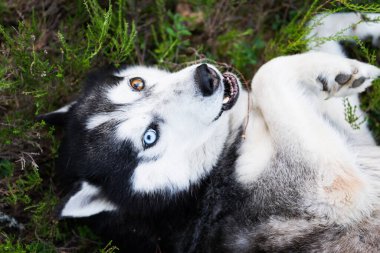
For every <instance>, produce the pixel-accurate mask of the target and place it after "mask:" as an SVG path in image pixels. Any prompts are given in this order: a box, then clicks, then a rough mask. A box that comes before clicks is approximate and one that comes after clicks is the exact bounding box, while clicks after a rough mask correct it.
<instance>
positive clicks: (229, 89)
mask: <svg viewBox="0 0 380 253" xmlns="http://www.w3.org/2000/svg"><path fill="white" fill-rule="evenodd" d="M223 77H224V78H223V85H224V96H223V105H222V111H228V110H229V109H231V108H232V107H233V106H234V105H235V103H236V101H237V99H238V97H239V85H238V81H237V79H236V77H235V76H234V75H233V74H232V73H229V72H226V73H224V74H223Z"/></svg>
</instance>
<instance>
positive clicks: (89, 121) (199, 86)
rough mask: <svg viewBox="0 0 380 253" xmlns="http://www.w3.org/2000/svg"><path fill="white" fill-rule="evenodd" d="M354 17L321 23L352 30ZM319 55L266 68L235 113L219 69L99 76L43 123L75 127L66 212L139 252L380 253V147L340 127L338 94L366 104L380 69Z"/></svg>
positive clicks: (67, 148) (66, 174)
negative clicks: (135, 83)
mask: <svg viewBox="0 0 380 253" xmlns="http://www.w3.org/2000/svg"><path fill="white" fill-rule="evenodd" d="M338 15H347V17H348V18H347V19H346V18H344V19H343V18H342V17H341V16H338ZM349 15H353V14H336V15H332V16H330V17H329V18H328V19H326V20H325V21H324V22H325V23H323V22H322V23H323V24H321V27H323V26H326V27H330V28H329V29H332V30H331V32H332V33H334V32H337V31H338V30H336V29H335V28H334V27H335V26H332V25H330V24H333V25H335V24H337V22H341V25H342V26H346V27H349V26H350V25H351V24H352V23H353V22H356V21H355V20H352V17H351V16H349ZM344 17H346V16H344ZM363 24H365V23H363ZM369 26H372V23H371V24H368V27H369ZM376 27H377V29H374V30H371V29H367V28H366V27H365V26H364V27H363V28H361V29H363V33H365V32H364V30H365V31H368V33H369V34H370V35H372V36H374V37H378V36H379V35H380V28H379V27H380V26H379V24H377V26H376ZM338 28H339V27H338ZM338 28H337V29H338ZM334 29H335V30H334ZM339 29H340V28H339ZM366 29H367V30H366ZM315 31H316V33H315V34H314V35H316V36H323V35H324V34H322V32H321V31H319V30H318V27H317V28H316V30H315ZM358 35H359V36H361V35H360V34H358ZM312 47H313V49H314V51H317V52H308V53H305V54H299V55H293V56H285V57H279V58H276V59H274V60H272V61H270V62H268V63H266V64H265V65H264V66H262V67H261V68H260V69H259V71H258V72H257V73H256V75H255V77H254V78H253V81H252V85H251V88H252V91H251V93H250V96H249V94H248V92H247V91H246V90H244V89H243V88H242V87H240V95H239V99H238V100H237V102H236V104H235V105H234V106H233V107H232V108H231V109H230V110H223V103H224V101H223V98H224V89H225V83H224V82H223V80H224V79H225V76H223V75H222V74H221V73H220V72H219V71H218V70H217V69H216V68H215V67H213V66H211V65H195V66H190V67H188V68H185V69H183V70H181V71H179V72H176V73H169V72H167V71H162V70H158V69H156V68H147V67H141V66H136V67H128V68H125V69H121V70H118V71H112V70H110V71H105V72H99V73H96V74H93V75H91V76H90V78H89V79H88V80H87V82H86V86H85V88H84V90H83V92H82V93H81V95H80V97H79V98H78V99H77V100H76V101H75V102H73V103H72V104H71V105H70V106H68V107H66V109H67V110H65V109H61V110H59V111H56V112H53V113H50V114H47V115H45V118H46V119H47V120H49V119H57V118H59V117H58V116H64V117H65V118H66V119H67V122H66V136H65V139H64V141H63V143H62V146H61V151H60V158H59V167H60V173H61V174H62V178H63V179H65V180H67V181H68V184H70V185H73V189H72V191H71V192H70V193H69V194H68V195H67V197H66V198H65V199H64V201H63V203H62V206H61V208H60V216H61V217H71V218H83V217H90V219H91V218H92V221H93V223H96V225H97V227H98V228H100V230H101V231H103V233H104V234H106V235H108V236H110V237H111V238H113V239H114V240H116V242H117V243H118V244H119V245H122V246H124V250H125V251H130V252H135V251H141V252H153V251H155V250H157V249H159V250H161V252H379V251H380V217H379V215H380V213H379V212H380V207H379V203H380V199H379V197H380V188H379V186H380V148H379V147H377V146H376V145H375V143H374V141H373V139H372V137H371V135H370V133H369V131H368V129H367V128H366V126H365V125H364V126H363V127H362V128H361V129H360V130H354V129H352V128H351V127H350V126H349V124H348V123H347V122H346V121H345V120H344V110H343V109H344V107H343V105H342V97H345V96H350V99H351V100H352V101H353V103H358V100H357V94H358V93H360V92H362V91H364V89H365V88H367V87H368V86H370V85H371V82H372V80H374V79H376V78H377V77H379V76H380V69H378V68H377V67H374V66H371V65H369V64H365V63H361V62H358V61H355V60H350V59H347V58H345V57H343V56H342V55H341V54H342V53H341V52H342V51H341V49H340V47H337V48H338V49H339V50H335V51H329V53H323V52H318V50H322V51H326V50H324V49H321V48H318V47H317V46H312ZM337 54H338V55H337ZM339 54H340V55H339ZM200 68H203V69H207V71H206V72H207V73H206V75H205V76H204V75H203V74H205V73H204V72H202V73H203V74H202V78H199V75H200V74H199V69H200ZM135 77H140V78H142V79H144V80H145V88H144V89H143V90H142V91H135V90H133V89H132V88H131V85H130V80H131V79H133V78H135ZM204 80H208V82H209V84H210V85H211V86H209V87H208V88H207V87H206V89H208V92H205V90H204V89H205V85H206V86H207V84H205V83H204ZM215 82H218V83H215ZM223 84H224V85H223ZM210 87H211V88H210ZM326 98H328V99H327V100H326ZM220 113H222V114H221V115H220ZM247 116H248V117H247ZM246 120H248V125H247V126H246V125H245V123H246ZM53 121H54V120H53ZM149 129H154V130H155V131H156V132H157V133H158V135H157V136H156V137H158V139H157V141H156V142H155V143H154V145H153V146H149V147H148V148H147V146H146V143H144V140H145V139H144V137H145V134H146V133H147V131H148V130H149ZM242 135H244V136H245V138H242Z"/></svg>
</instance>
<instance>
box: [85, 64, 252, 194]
mask: <svg viewBox="0 0 380 253" xmlns="http://www.w3.org/2000/svg"><path fill="white" fill-rule="evenodd" d="M198 66H199V65H194V66H191V67H188V68H185V69H183V70H181V71H179V72H176V73H168V72H166V71H162V70H159V69H155V68H147V67H141V66H140V67H132V68H127V69H125V70H122V71H120V72H119V73H117V75H118V76H120V77H124V80H122V81H121V82H120V83H119V84H118V85H115V86H113V87H111V88H109V90H108V91H106V92H107V94H108V95H107V96H108V99H109V100H110V101H111V102H112V103H114V104H117V105H118V110H117V111H115V112H107V113H102V114H96V115H93V116H91V117H90V118H89V119H88V120H87V123H86V127H87V129H89V130H92V129H94V128H96V127H98V126H99V125H101V124H103V123H105V122H108V121H111V120H115V121H118V122H120V123H119V124H118V125H117V127H116V131H115V133H114V138H115V139H116V140H118V141H124V140H129V141H131V142H132V143H133V145H134V148H135V149H136V150H137V153H138V154H137V158H138V159H139V160H140V161H141V162H140V163H139V164H138V166H137V168H136V169H135V170H134V173H133V177H132V179H131V182H132V184H133V188H134V190H135V191H137V192H145V193H150V192H155V191H167V192H171V193H175V192H178V191H182V190H186V189H188V187H189V186H190V184H192V183H197V182H199V181H200V179H201V178H203V177H204V176H205V175H206V174H208V172H209V170H211V169H212V168H213V166H214V165H215V164H216V162H217V161H218V157H219V155H220V153H221V152H222V150H223V147H224V143H225V141H226V139H227V135H228V131H229V130H228V121H229V117H227V115H230V113H229V112H225V113H223V115H222V116H221V117H220V118H219V119H218V120H217V121H214V119H215V118H216V117H217V115H218V114H219V112H220V110H221V107H222V100H223V92H224V88H223V84H222V83H220V85H219V87H218V89H217V91H216V92H215V93H214V94H213V95H212V96H209V97H203V96H202V95H201V94H200V91H199V87H198V86H197V84H196V83H195V79H194V75H195V69H196V67H198ZM209 67H210V68H214V67H213V66H211V65H210V66H209ZM214 69H215V68H214ZM215 70H216V69H215ZM216 71H217V70H216ZM217 73H219V75H220V78H221V80H222V76H221V74H220V72H219V71H217ZM133 77H140V78H142V79H143V80H144V81H145V88H144V89H143V90H142V91H140V92H137V91H133V89H131V87H130V85H129V79H130V78H133ZM243 96H244V95H243ZM243 104H244V102H243ZM157 118H158V128H159V129H158V131H159V139H158V141H157V143H156V144H155V145H154V146H152V147H150V148H148V149H145V148H144V146H143V143H142V136H143V135H144V132H145V131H146V130H147V128H148V127H149V125H150V124H151V123H152V122H154V121H157ZM238 118H239V117H238ZM240 118H241V117H240ZM235 124H236V123H235ZM235 127H238V125H236V126H235Z"/></svg>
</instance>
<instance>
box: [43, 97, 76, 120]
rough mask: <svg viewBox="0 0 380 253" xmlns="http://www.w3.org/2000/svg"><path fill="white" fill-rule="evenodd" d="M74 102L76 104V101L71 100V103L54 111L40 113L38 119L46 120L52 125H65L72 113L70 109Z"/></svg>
mask: <svg viewBox="0 0 380 253" xmlns="http://www.w3.org/2000/svg"><path fill="white" fill-rule="evenodd" d="M74 104H76V101H74V102H71V103H70V104H67V105H65V106H63V107H61V108H59V109H58V110H55V111H53V112H49V113H45V114H41V115H38V116H37V117H36V120H38V121H41V120H44V121H45V122H46V123H48V124H51V125H56V126H63V125H65V123H66V121H67V118H68V116H69V114H70V109H71V108H72V107H73V105H74Z"/></svg>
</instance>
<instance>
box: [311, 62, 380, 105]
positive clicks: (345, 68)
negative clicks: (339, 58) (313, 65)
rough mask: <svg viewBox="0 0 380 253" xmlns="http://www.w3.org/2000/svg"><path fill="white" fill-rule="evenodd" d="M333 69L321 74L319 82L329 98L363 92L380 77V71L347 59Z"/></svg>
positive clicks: (318, 78)
mask: <svg viewBox="0 0 380 253" xmlns="http://www.w3.org/2000/svg"><path fill="white" fill-rule="evenodd" d="M337 64H338V65H337V66H334V67H333V68H332V69H329V70H328V71H326V72H324V73H321V74H320V75H318V77H317V82H318V83H319V84H320V85H321V86H322V90H323V91H324V92H326V93H327V94H328V97H327V98H329V97H333V96H336V97H344V96H348V95H352V94H355V93H360V92H363V91H364V90H365V89H366V88H367V87H369V86H371V84H372V81H373V80H375V79H376V78H378V77H380V69H379V68H377V67H375V66H372V65H370V64H367V63H362V62H359V61H356V60H349V59H345V60H344V61H343V62H341V63H340V64H339V63H337Z"/></svg>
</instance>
